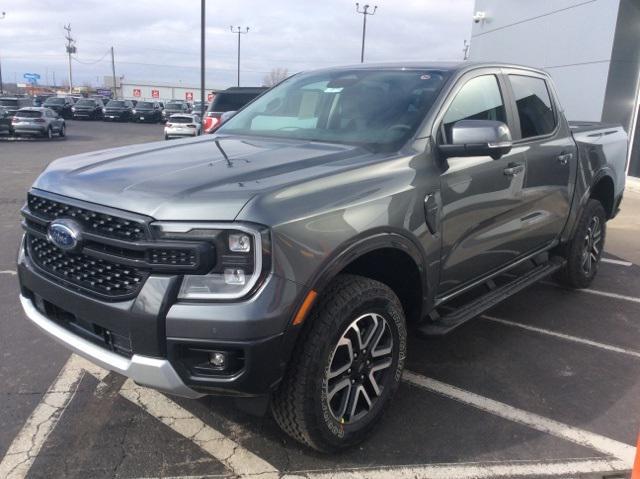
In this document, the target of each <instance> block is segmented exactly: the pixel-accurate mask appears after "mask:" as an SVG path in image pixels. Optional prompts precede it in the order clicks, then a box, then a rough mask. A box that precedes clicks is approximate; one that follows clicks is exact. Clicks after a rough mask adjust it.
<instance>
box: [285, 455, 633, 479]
mask: <svg viewBox="0 0 640 479" xmlns="http://www.w3.org/2000/svg"><path fill="white" fill-rule="evenodd" d="M626 470H628V467H627V466H626V464H625V463H624V462H622V461H619V460H608V459H587V460H567V461H549V462H525V461H522V462H508V463H504V462H500V463H458V464H429V465H425V466H395V467H384V468H376V469H368V468H362V469H344V470H342V471H339V472H338V471H311V472H305V471H301V472H295V473H291V474H285V475H283V476H282V479H301V478H304V479H389V478H393V479H416V478H420V479H453V478H455V479H483V478H512V477H554V476H555V477H558V476H561V477H564V478H566V477H568V475H574V474H581V475H582V474H607V473H611V472H614V471H626Z"/></svg>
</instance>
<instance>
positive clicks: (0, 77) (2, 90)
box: [0, 12, 7, 95]
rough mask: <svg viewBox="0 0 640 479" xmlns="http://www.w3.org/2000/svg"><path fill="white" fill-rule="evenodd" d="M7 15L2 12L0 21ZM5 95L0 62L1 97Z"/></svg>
mask: <svg viewBox="0 0 640 479" xmlns="http://www.w3.org/2000/svg"><path fill="white" fill-rule="evenodd" d="M6 16H7V14H6V13H5V12H2V14H1V15H0V20H3V19H4V17H6ZM3 94H4V85H3V84H2V62H0V95H3Z"/></svg>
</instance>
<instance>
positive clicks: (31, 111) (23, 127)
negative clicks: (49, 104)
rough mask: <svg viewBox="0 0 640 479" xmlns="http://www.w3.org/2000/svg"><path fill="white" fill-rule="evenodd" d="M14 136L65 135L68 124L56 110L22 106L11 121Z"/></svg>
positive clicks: (49, 136)
mask: <svg viewBox="0 0 640 479" xmlns="http://www.w3.org/2000/svg"><path fill="white" fill-rule="evenodd" d="M11 127H12V129H13V134H14V136H23V135H26V136H42V137H45V138H49V139H51V138H53V135H54V134H55V135H58V136H65V134H66V125H65V122H64V118H61V117H60V116H59V115H58V114H57V113H56V112H55V111H53V110H51V109H49V108H43V107H35V106H32V107H27V108H21V109H20V110H18V111H17V112H16V114H15V115H14V116H13V120H12V123H11Z"/></svg>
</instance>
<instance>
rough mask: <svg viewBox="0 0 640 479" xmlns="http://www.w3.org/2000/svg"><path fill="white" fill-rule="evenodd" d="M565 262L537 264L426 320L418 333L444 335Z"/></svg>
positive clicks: (552, 261)
mask: <svg viewBox="0 0 640 479" xmlns="http://www.w3.org/2000/svg"><path fill="white" fill-rule="evenodd" d="M564 264H565V261H564V260H563V259H560V258H553V259H551V260H550V261H549V262H547V263H544V264H541V265H539V266H536V267H535V268H533V269H531V270H530V271H528V272H526V273H525V274H523V275H522V276H518V277H516V278H515V279H514V280H513V281H511V282H509V283H506V284H504V285H502V286H499V287H497V288H495V289H492V290H491V291H489V292H488V293H487V294H485V295H483V296H480V297H479V298H477V299H474V300H473V301H471V302H469V303H467V304H465V305H463V306H461V307H460V308H457V309H455V310H453V311H451V312H450V313H449V314H447V315H446V316H442V317H441V318H439V319H437V320H434V321H429V320H425V322H424V324H422V325H421V326H419V327H418V328H416V333H417V334H418V336H422V337H434V336H444V335H445V334H447V333H450V332H451V331H453V330H454V329H455V328H457V327H458V326H461V325H463V324H464V323H466V322H467V321H469V320H471V319H473V318H475V317H476V316H478V315H480V314H482V313H484V312H485V311H486V310H488V309H490V308H492V307H493V306H495V305H496V304H498V303H500V302H501V301H503V300H505V299H507V298H508V297H509V296H512V295H514V294H516V293H518V292H519V291H522V290H523V289H524V288H526V287H527V286H530V285H532V284H533V283H536V282H537V281H540V280H541V279H543V278H545V277H546V276H549V275H550V274H552V273H554V272H556V271H558V270H559V269H560V268H562V267H563V266H564Z"/></svg>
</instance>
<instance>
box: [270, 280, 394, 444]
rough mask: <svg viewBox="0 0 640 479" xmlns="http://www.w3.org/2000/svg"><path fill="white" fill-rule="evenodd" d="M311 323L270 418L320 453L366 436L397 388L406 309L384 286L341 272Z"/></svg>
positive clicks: (299, 345)
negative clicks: (404, 309)
mask: <svg viewBox="0 0 640 479" xmlns="http://www.w3.org/2000/svg"><path fill="white" fill-rule="evenodd" d="M306 322H307V326H306V327H305V330H304V331H303V333H302V335H301V337H300V338H299V340H298V344H297V346H296V349H295V351H294V354H293V357H292V358H291V361H290V366H289V370H288V371H287V373H286V375H285V378H284V379H283V382H282V384H281V385H280V388H279V389H278V391H277V392H276V394H275V395H274V399H273V401H272V412H273V416H274V417H275V419H276V421H277V423H278V424H279V425H280V427H281V428H282V429H283V430H284V431H285V432H286V433H287V434H289V435H290V436H291V437H293V438H294V439H296V440H297V441H300V442H302V443H304V444H306V445H308V446H310V447H312V448H314V449H317V450H319V451H324V452H329V451H335V450H338V449H343V448H346V447H350V446H353V445H355V444H357V443H359V442H361V441H363V440H364V439H365V438H367V437H368V435H369V433H370V432H371V430H372V429H373V427H375V425H376V424H377V423H378V422H379V420H380V418H381V417H382V415H383V413H384V410H385V409H386V407H387V406H388V405H389V403H390V402H391V399H392V398H393V395H394V394H395V392H396V390H397V389H398V385H399V383H400V378H401V375H402V369H403V367H404V359H405V355H406V338H407V333H406V326H405V318H404V313H403V310H402V306H401V305H400V302H399V300H398V298H397V296H396V295H395V294H394V293H393V291H392V290H391V289H390V288H389V287H387V286H386V285H384V284H382V283H379V282H377V281H374V280H371V279H368V278H364V277H360V276H352V275H341V276H339V277H338V278H337V279H336V280H335V281H334V282H333V283H332V284H331V286H330V287H329V288H328V289H327V291H326V293H325V294H324V295H323V298H322V299H321V300H320V302H319V303H318V305H317V306H316V307H315V308H314V311H313V312H312V313H311V314H310V316H309V317H308V318H307V320H306Z"/></svg>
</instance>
